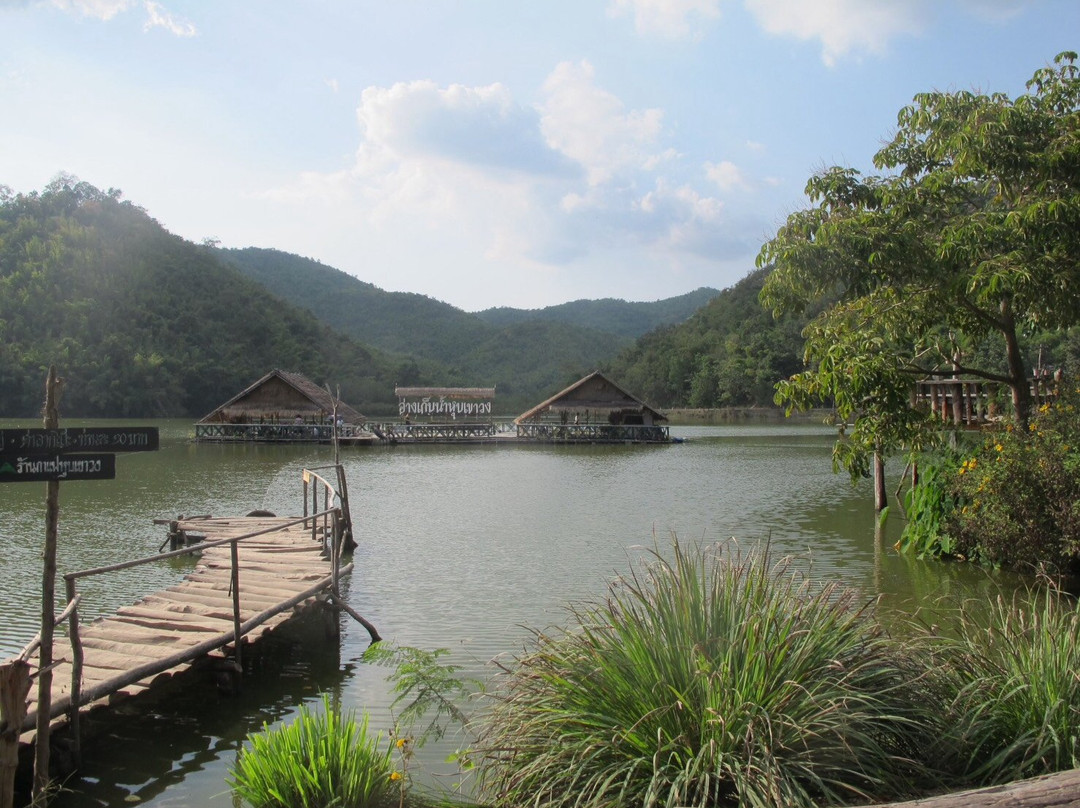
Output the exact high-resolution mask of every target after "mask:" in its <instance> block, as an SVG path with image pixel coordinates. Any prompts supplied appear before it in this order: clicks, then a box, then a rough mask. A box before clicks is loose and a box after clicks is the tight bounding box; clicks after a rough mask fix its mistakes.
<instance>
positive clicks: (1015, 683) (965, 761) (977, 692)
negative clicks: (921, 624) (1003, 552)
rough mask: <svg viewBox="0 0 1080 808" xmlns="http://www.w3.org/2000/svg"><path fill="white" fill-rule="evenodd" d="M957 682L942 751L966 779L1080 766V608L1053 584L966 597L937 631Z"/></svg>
mask: <svg viewBox="0 0 1080 808" xmlns="http://www.w3.org/2000/svg"><path fill="white" fill-rule="evenodd" d="M938 643H939V646H940V649H941V654H940V659H941V660H942V661H943V662H944V663H945V664H944V665H943V666H942V668H941V670H942V672H943V673H944V674H945V675H946V676H948V677H949V678H950V679H951V680H952V682H953V686H954V691H953V692H954V695H953V699H952V705H953V706H952V710H951V713H952V719H951V720H949V721H948V722H947V725H948V726H949V727H950V728H951V729H950V731H949V733H948V735H947V740H946V743H945V744H943V752H951V753H953V754H955V756H956V758H957V759H956V760H955V761H953V762H952V764H951V765H952V767H953V768H955V769H956V770H957V771H958V772H965V773H966V776H967V777H968V778H969V780H970V782H971V783H973V784H979V785H984V784H992V783H1005V782H1010V781H1012V780H1018V779H1022V778H1026V777H1034V776H1036V775H1040V774H1048V773H1051V772H1056V771H1062V770H1065V769H1073V768H1076V767H1078V766H1080V612H1078V611H1077V606H1076V602H1075V601H1074V600H1073V599H1072V598H1071V597H1068V596H1065V595H1062V594H1061V593H1059V592H1057V591H1054V590H1052V589H1051V590H1043V591H1039V592H1033V593H1029V594H1028V595H1027V596H1026V597H1024V598H1023V599H1020V598H1016V597H1014V598H1004V597H1001V596H999V597H998V598H996V599H995V600H993V601H992V602H990V603H989V604H983V603H979V604H966V605H965V606H964V607H963V608H962V609H960V610H959V612H958V626H957V627H956V630H954V631H951V632H949V635H948V636H943V637H941V638H939V640H938Z"/></svg>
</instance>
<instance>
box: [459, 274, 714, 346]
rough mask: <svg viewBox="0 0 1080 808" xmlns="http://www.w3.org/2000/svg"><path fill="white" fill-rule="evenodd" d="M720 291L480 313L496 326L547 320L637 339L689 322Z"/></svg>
mask: <svg viewBox="0 0 1080 808" xmlns="http://www.w3.org/2000/svg"><path fill="white" fill-rule="evenodd" d="M718 294H720V293H719V291H717V290H716V289H710V288H709V287H707V286H703V287H702V288H700V289H695V290H694V291H693V292H687V293H686V294H685V295H679V296H677V297H669V298H666V299H664V300H657V301H656V302H651V303H637V302H628V301H626V300H618V299H616V298H612V297H607V298H604V299H602V300H573V301H571V302H569V303H561V304H559V305H558V306H548V307H547V308H543V309H512V308H496V309H484V310H483V311H480V312H477V316H478V317H480V319H481V320H483V321H484V322H486V323H491V324H492V325H504V326H505V325H514V324H516V323H524V322H529V321H536V320H544V321H548V322H554V323H567V324H568V325H583V326H588V327H589V328H593V329H595V330H597V331H606V332H607V333H609V334H616V335H618V336H620V337H628V338H630V339H636V338H637V337H640V336H641V335H642V334H646V333H648V332H649V331H653V330H654V329H657V328H660V327H661V326H665V325H676V324H678V323H681V322H683V321H685V320H686V319H687V318H688V317H689V316H690V315H691V314H693V313H694V312H695V311H697V310H698V309H700V308H701V307H702V306H704V305H705V304H706V303H708V302H709V301H710V300H712V299H713V298H714V297H716V296H717V295H718Z"/></svg>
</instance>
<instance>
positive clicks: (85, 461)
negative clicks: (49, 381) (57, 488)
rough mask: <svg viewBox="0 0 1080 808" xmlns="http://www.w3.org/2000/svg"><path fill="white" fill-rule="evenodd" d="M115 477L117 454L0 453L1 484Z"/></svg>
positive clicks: (108, 478)
mask: <svg viewBox="0 0 1080 808" xmlns="http://www.w3.org/2000/svg"><path fill="white" fill-rule="evenodd" d="M60 431H63V430H60ZM115 478H116V455H112V454H77V455H74V454H73V455H63V454H51V455H41V454H36V455H14V454H0V483H33V482H52V481H62V480H112V479H115Z"/></svg>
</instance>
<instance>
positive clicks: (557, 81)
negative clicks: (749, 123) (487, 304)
mask: <svg viewBox="0 0 1080 808" xmlns="http://www.w3.org/2000/svg"><path fill="white" fill-rule="evenodd" d="M357 122H358V126H359V131H360V143H359V146H358V148H357V152H356V160H355V162H354V163H353V165H352V166H350V167H349V168H348V169H346V170H343V171H340V172H336V173H331V174H318V173H309V174H304V175H303V176H301V177H300V178H299V179H298V180H297V181H295V182H294V183H292V184H291V185H290V186H288V187H286V188H281V189H277V190H275V191H272V192H268V193H266V194H263V195H262V198H263V199H264V200H266V201H267V202H268V203H271V202H272V203H278V204H282V205H285V204H287V205H290V206H295V205H297V204H298V203H301V204H300V206H301V207H303V208H304V209H305V210H306V211H308V215H312V214H311V212H312V211H314V210H318V211H321V213H320V216H323V217H329V218H331V219H333V220H336V221H340V222H343V223H345V224H343V229H345V230H350V229H351V231H352V233H353V239H354V241H355V245H356V246H355V248H354V251H355V252H357V253H360V252H366V253H368V254H370V253H371V252H372V245H373V244H375V243H392V244H393V245H394V247H393V249H394V250H396V253H395V254H396V255H397V256H398V258H397V259H395V260H397V261H400V262H401V263H403V264H405V265H413V266H416V265H419V264H424V263H427V264H430V263H431V262H432V260H434V261H435V262H436V264H439V263H443V262H445V263H452V262H455V261H456V262H457V263H461V262H462V261H469V262H471V266H470V270H469V272H470V274H472V275H482V274H483V273H488V274H490V275H491V277H492V278H496V277H499V278H505V277H506V276H507V272H509V271H511V270H512V271H516V272H517V273H518V275H519V277H520V278H521V279H522V280H521V283H523V284H524V283H527V281H526V280H525V279H526V278H538V277H540V276H550V275H551V273H558V272H560V271H569V269H568V268H569V267H574V268H575V270H574V271H575V273H577V272H586V271H587V272H597V273H599V272H601V271H602V269H600V268H601V267H603V266H606V263H605V261H604V260H603V259H604V257H607V259H608V261H609V262H610V261H618V262H619V263H620V265H624V266H625V264H626V262H627V260H631V259H628V258H627V256H628V255H631V256H632V260H633V261H634V262H636V263H637V264H638V265H640V267H639V268H640V271H641V272H642V273H647V272H648V271H649V270H647V269H646V268H645V267H646V265H647V266H649V267H652V272H654V273H655V272H657V271H660V269H658V268H667V269H668V270H670V271H674V270H673V269H672V268H673V267H675V266H679V265H683V266H685V265H686V264H688V263H689V264H692V265H694V266H700V265H708V264H709V263H711V262H713V261H716V260H720V259H724V258H730V257H737V258H739V257H741V258H747V257H748V256H752V254H753V251H754V250H755V249H756V246H757V245H756V244H752V243H749V242H748V241H747V238H746V234H747V233H750V232H754V233H756V232H758V231H761V230H762V229H763V228H762V227H761V226H755V227H752V228H748V227H747V223H746V222H745V221H740V222H736V221H734V220H733V217H732V213H731V212H730V211H729V210H728V209H727V208H725V206H724V204H723V203H722V201H721V200H720V199H718V198H717V197H715V196H713V195H710V194H709V193H708V192H707V191H703V190H702V189H701V188H695V187H692V186H691V185H688V184H686V182H685V181H678V180H675V179H673V177H674V176H675V174H676V173H677V172H679V171H680V170H685V166H681V165H680V157H679V155H678V153H677V152H676V151H675V150H674V149H673V148H672V147H671V146H670V145H669V144H667V143H665V142H664V140H665V131H664V127H663V114H662V112H661V110H659V109H643V110H636V109H629V108H627V107H626V105H625V104H624V103H623V102H622V100H621V99H620V98H618V97H617V96H615V95H614V94H613V93H611V92H609V91H608V90H606V89H604V88H602V87H600V86H598V85H597V83H596V77H595V74H594V71H593V69H592V67H591V66H590V65H589V64H588V63H577V64H572V63H563V64H559V65H557V66H556V67H555V68H554V69H553V70H552V72H551V73H550V75H549V76H548V78H547V79H546V80H545V82H544V83H543V85H542V87H541V89H540V95H539V100H538V102H537V103H536V104H535V106H531V105H525V104H522V103H521V102H519V101H518V100H517V99H516V98H515V97H514V95H513V93H511V91H510V89H509V88H508V87H506V86H505V85H502V84H491V85H487V86H473V87H467V86H463V85H449V86H439V85H437V84H435V83H434V82H431V81H413V82H408V83H398V84H394V85H392V86H389V87H368V88H366V89H365V90H364V91H363V92H362V94H361V98H360V103H359V105H358V108H357ZM729 165H730V164H718V165H717V166H716V167H715V170H714V173H715V175H716V177H714V179H713V181H714V182H721V184H723V183H726V184H727V185H728V187H735V186H737V185H738V184H739V183H740V182H742V179H741V175H740V174H739V172H738V170H737V169H735V168H734V167H733V166H731V167H730V168H729V167H728V166H729ZM698 180H699V181H700V182H701V184H702V185H705V186H706V187H707V178H706V177H705V176H704V175H701V176H699V178H698ZM316 218H318V217H316ZM348 223H351V226H350V225H349V224H348ZM422 250H427V251H428V252H429V253H430V254H433V255H435V256H436V257H435V258H434V259H432V258H431V257H430V255H429V257H427V258H426V259H424V260H420V259H418V258H416V257H415V256H413V257H409V256H412V255H413V253H417V252H419V251H422ZM633 251H636V253H635V252H633ZM616 255H617V256H619V258H614V257H613V256H616ZM463 256H464V257H463ZM598 256H599V257H601V260H600V261H591V262H590V261H587V260H586V259H587V258H596V257H598ZM586 266H588V269H587V270H586V269H584V267H586ZM575 277H576V276H575ZM643 277H645V275H643ZM427 291H428V292H429V293H433V292H439V291H441V290H437V289H432V288H429V289H428V290H427ZM442 293H443V294H446V293H445V292H442ZM444 299H445V298H444Z"/></svg>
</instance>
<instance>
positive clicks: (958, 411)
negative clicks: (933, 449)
mask: <svg viewBox="0 0 1080 808" xmlns="http://www.w3.org/2000/svg"><path fill="white" fill-rule="evenodd" d="M1057 384H1058V380H1055V379H1054V378H1053V377H1052V376H1050V375H1048V374H1036V376H1035V377H1034V378H1032V379H1031V400H1032V402H1033V403H1034V404H1035V406H1036V407H1038V406H1041V405H1042V404H1045V403H1047V402H1049V401H1053V400H1054V399H1055V398H1056V397H1057ZM1003 389H1004V385H1002V384H1001V383H1000V382H988V381H984V380H981V379H926V380H923V381H921V382H918V383H917V384H916V385H915V391H914V394H913V401H912V404H913V406H915V407H916V408H920V407H921V408H924V409H928V410H929V411H930V412H931V413H933V414H935V415H937V416H938V417H939V418H941V420H942V421H944V422H945V423H947V424H953V425H954V426H959V427H962V428H970V429H978V428H980V427H983V426H987V425H988V424H992V423H994V422H995V421H998V420H1000V417H1001V412H1000V409H1001V397H1002V395H1003Z"/></svg>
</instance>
